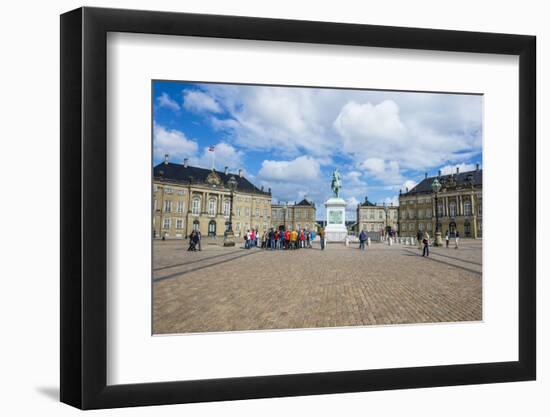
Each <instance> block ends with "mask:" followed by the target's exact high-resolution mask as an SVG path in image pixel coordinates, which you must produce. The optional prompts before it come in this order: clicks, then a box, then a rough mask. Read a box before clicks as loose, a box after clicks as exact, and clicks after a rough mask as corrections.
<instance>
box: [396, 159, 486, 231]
mask: <svg viewBox="0 0 550 417" xmlns="http://www.w3.org/2000/svg"><path fill="white" fill-rule="evenodd" d="M436 178H437V179H438V181H439V182H440V183H441V190H440V191H439V193H438V194H437V211H438V212H437V215H438V218H439V224H440V229H439V230H440V231H441V235H442V237H443V238H444V237H445V234H446V233H447V232H449V234H450V236H454V235H455V233H456V232H457V231H458V232H459V234H460V236H461V237H471V238H480V237H482V236H483V227H482V225H483V222H482V219H483V217H482V212H483V211H482V208H483V171H482V170H481V169H479V164H478V165H477V168H476V169H475V170H474V171H468V172H460V171H459V169H458V168H457V170H456V173H453V174H450V175H441V171H440V172H439V173H438V175H437V177H428V175H427V174H426V175H425V176H424V179H423V180H422V181H421V182H420V183H419V184H418V185H416V186H415V187H414V188H412V189H411V190H408V189H407V190H405V192H404V193H403V192H402V191H400V192H399V206H400V210H399V223H400V236H416V234H417V232H418V231H419V230H420V231H421V232H424V231H427V232H428V233H429V234H430V235H431V236H433V234H434V233H435V230H436V227H435V222H436V212H435V210H436V203H435V200H436V199H435V194H434V192H433V191H432V183H433V182H434V180H435V179H436Z"/></svg>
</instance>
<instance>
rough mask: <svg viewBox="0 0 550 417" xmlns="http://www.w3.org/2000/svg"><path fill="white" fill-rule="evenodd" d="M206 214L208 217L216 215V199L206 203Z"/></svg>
mask: <svg viewBox="0 0 550 417" xmlns="http://www.w3.org/2000/svg"><path fill="white" fill-rule="evenodd" d="M208 214H209V215H210V216H215V215H216V199H214V198H212V199H210V200H209V201H208Z"/></svg>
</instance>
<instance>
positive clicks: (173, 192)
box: [153, 156, 271, 238]
mask: <svg viewBox="0 0 550 417" xmlns="http://www.w3.org/2000/svg"><path fill="white" fill-rule="evenodd" d="M231 177H234V178H235V180H236V181H237V187H236V190H235V192H234V196H233V206H234V210H233V217H232V222H233V232H234V233H235V235H237V236H241V235H242V232H243V231H246V230H248V229H251V228H254V229H257V230H258V231H259V232H263V231H265V230H268V227H270V225H271V189H269V190H267V191H265V190H264V189H263V187H261V188H258V187H256V186H255V185H254V184H252V183H251V182H250V181H248V180H247V179H246V178H245V177H244V175H243V171H242V170H239V173H238V174H231V173H229V171H228V169H227V167H226V168H225V170H224V172H221V171H216V170H214V169H204V168H198V167H192V166H189V165H188V163H187V160H184V163H183V165H180V164H174V163H171V162H168V158H167V156H166V157H165V160H164V162H162V163H160V164H158V165H157V166H155V167H154V168H153V234H154V237H156V238H159V237H162V236H164V237H166V238H185V237H187V236H188V235H189V234H190V233H191V231H192V230H200V232H201V234H202V236H203V237H206V236H212V237H223V236H224V232H225V231H226V230H227V228H228V226H229V213H230V210H231V190H230V189H229V187H228V185H227V184H228V181H229V179H230V178H231Z"/></svg>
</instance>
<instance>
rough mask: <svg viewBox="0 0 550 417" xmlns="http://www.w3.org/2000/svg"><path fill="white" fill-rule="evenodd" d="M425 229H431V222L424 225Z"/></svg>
mask: <svg viewBox="0 0 550 417" xmlns="http://www.w3.org/2000/svg"><path fill="white" fill-rule="evenodd" d="M426 229H428V230H429V231H431V230H432V224H431V223H428V224H427V225H426Z"/></svg>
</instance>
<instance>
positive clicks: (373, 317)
mask: <svg viewBox="0 0 550 417" xmlns="http://www.w3.org/2000/svg"><path fill="white" fill-rule="evenodd" d="M186 249H187V246H186V242H183V241H164V242H163V241H155V242H154V244H153V262H154V268H153V332H154V333H155V334H166V333H189V332H193V333H196V332H222V331H235V330H266V329H295V328H314V327H344V326H366V325H388V324H404V323H434V322H459V321H478V320H481V319H482V274H481V271H482V268H481V252H482V250H481V249H482V244H481V241H479V240H477V241H474V240H466V239H463V240H462V241H461V247H460V248H459V249H454V248H453V247H451V248H449V249H446V248H431V253H430V257H429V258H423V257H422V256H420V254H421V252H420V250H419V249H417V248H416V247H413V246H401V245H393V246H391V247H389V246H386V245H383V244H380V243H378V244H373V245H371V246H370V247H368V248H367V250H366V251H360V250H359V249H358V248H357V246H351V247H345V246H343V245H339V244H333V245H329V247H328V248H327V249H326V250H325V251H321V250H320V249H319V247H318V246H314V248H313V249H300V250H296V251H266V250H261V249H250V250H246V249H242V248H239V247H235V248H223V247H221V246H218V245H208V244H204V245H203V248H202V249H203V250H202V251H201V252H187V251H186Z"/></svg>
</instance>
